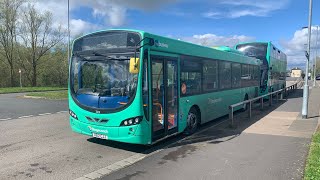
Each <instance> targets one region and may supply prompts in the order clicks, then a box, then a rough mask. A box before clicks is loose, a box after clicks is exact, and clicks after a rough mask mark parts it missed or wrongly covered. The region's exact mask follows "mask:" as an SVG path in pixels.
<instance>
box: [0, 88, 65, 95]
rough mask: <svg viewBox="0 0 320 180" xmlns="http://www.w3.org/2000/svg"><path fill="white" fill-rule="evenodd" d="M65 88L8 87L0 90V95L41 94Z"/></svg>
mask: <svg viewBox="0 0 320 180" xmlns="http://www.w3.org/2000/svg"><path fill="white" fill-rule="evenodd" d="M65 89H67V88H62V87H22V88H20V87H10V88H0V94H6V93H20V92H41V91H56V90H65Z"/></svg>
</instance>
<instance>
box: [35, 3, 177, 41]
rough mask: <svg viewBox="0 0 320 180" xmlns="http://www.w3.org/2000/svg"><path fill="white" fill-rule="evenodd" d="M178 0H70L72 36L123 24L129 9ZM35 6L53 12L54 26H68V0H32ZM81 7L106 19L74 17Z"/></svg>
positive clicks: (149, 6)
mask: <svg viewBox="0 0 320 180" xmlns="http://www.w3.org/2000/svg"><path fill="white" fill-rule="evenodd" d="M176 1H177V0H162V1H149V0H135V1H131V0H117V1H116V0H70V12H71V19H70V33H71V35H72V36H74V35H78V34H80V33H85V32H88V31H93V30H97V29H100V28H108V27H109V28H110V27H117V26H121V25H123V24H125V23H126V19H127V11H128V10H130V9H131V10H143V11H153V10H157V9H160V8H162V7H163V6H164V5H166V4H170V3H174V2H176ZM31 2H33V3H34V4H35V8H36V9H38V10H40V12H45V11H49V12H51V13H52V14H53V20H54V27H58V26H59V25H61V26H62V27H63V28H64V29H66V28H67V20H68V19H67V17H68V14H67V12H68V9H67V1H66V0H54V1H44V0H31ZM80 7H87V8H89V9H91V10H92V14H91V15H92V17H89V19H90V18H101V19H104V22H103V24H100V25H97V24H93V23H92V22H90V21H88V20H84V19H78V18H77V19H73V18H72V11H73V10H76V9H78V8H80Z"/></svg>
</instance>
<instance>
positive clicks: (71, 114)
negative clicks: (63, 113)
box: [69, 109, 78, 120]
mask: <svg viewBox="0 0 320 180" xmlns="http://www.w3.org/2000/svg"><path fill="white" fill-rule="evenodd" d="M69 114H70V116H71V117H73V118H74V119H76V120H78V116H77V115H76V114H75V113H74V112H73V111H72V110H71V109H69Z"/></svg>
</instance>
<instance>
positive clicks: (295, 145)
mask: <svg viewBox="0 0 320 180" xmlns="http://www.w3.org/2000/svg"><path fill="white" fill-rule="evenodd" d="M319 99H320V89H319V88H313V89H312V90H311V94H310V102H309V117H310V118H309V119H308V120H302V119H301V114H300V111H301V104H302V89H298V90H296V92H294V93H293V94H291V95H290V96H289V99H288V101H286V102H285V101H282V102H280V103H279V104H276V103H274V106H272V107H271V108H266V109H265V111H260V110H254V111H253V118H252V119H251V120H248V119H247V117H246V114H245V113H244V114H243V115H241V114H240V115H239V116H238V117H237V118H236V119H238V127H237V128H236V129H230V128H229V127H228V124H229V122H227V123H223V124H221V125H220V126H218V127H212V128H210V127H209V128H207V129H205V130H204V131H202V132H200V133H198V134H196V135H194V136H191V137H188V138H186V139H184V140H183V141H181V142H180V143H176V144H173V145H171V146H169V147H168V148H166V149H164V150H163V151H161V152H159V153H157V154H154V155H152V156H149V157H147V158H145V159H143V160H142V161H140V162H138V163H136V164H134V165H132V166H129V167H127V168H124V169H121V170H119V171H117V172H115V173H111V174H109V175H107V176H104V177H103V178H101V179H108V180H113V179H130V180H135V179H139V180H140V179H145V180H148V179H223V180H224V179H266V180H269V179H301V178H302V177H303V171H304V165H305V159H306V157H307V153H308V150H309V147H308V145H309V144H310V139H311V136H312V134H313V132H314V131H315V129H316V127H317V125H318V118H319V110H320V101H319Z"/></svg>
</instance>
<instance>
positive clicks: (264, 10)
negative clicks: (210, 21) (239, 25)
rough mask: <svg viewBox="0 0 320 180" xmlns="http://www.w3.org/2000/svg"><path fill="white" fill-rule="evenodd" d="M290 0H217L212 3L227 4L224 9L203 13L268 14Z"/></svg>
mask: <svg viewBox="0 0 320 180" xmlns="http://www.w3.org/2000/svg"><path fill="white" fill-rule="evenodd" d="M289 1H290V0H281V1H279V0H268V1H264V0H237V1H234V0H218V1H216V2H215V3H214V4H215V5H216V6H219V5H227V8H226V9H224V10H215V11H209V12H206V13H203V14H202V15H203V16H204V17H207V18H214V19H217V18H239V17H243V16H260V17H262V16H269V15H270V13H272V12H274V11H276V10H280V9H284V8H285V7H287V5H288V4H289Z"/></svg>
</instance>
